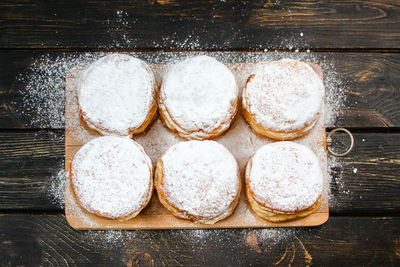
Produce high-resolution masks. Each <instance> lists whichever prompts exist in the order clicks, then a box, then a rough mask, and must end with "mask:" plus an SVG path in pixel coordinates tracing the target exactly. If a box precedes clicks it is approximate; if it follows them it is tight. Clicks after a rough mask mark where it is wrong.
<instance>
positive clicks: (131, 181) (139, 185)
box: [71, 136, 152, 219]
mask: <svg viewBox="0 0 400 267" xmlns="http://www.w3.org/2000/svg"><path fill="white" fill-rule="evenodd" d="M151 169H152V167H151V161H150V159H149V158H148V157H147V155H146V154H145V153H144V151H143V149H142V147H141V146H140V145H139V144H137V143H136V142H134V141H132V140H131V139H129V138H125V137H112V136H108V137H100V138H96V139H93V140H92V141H90V142H89V143H87V144H86V145H84V146H83V147H82V148H81V149H80V150H79V151H78V152H77V153H76V154H75V157H74V160H73V162H72V166H71V173H72V177H71V180H72V183H73V189H74V192H75V194H76V196H77V198H78V199H79V200H80V203H81V204H82V206H83V207H84V208H85V209H86V210H88V211H89V212H92V213H100V214H101V215H102V216H105V217H108V218H113V219H115V218H120V217H125V216H128V215H129V214H131V213H133V212H135V211H137V210H139V209H140V208H141V206H142V205H144V204H145V203H146V201H147V200H148V199H149V198H150V196H151V193H152V178H151V173H152V171H151Z"/></svg>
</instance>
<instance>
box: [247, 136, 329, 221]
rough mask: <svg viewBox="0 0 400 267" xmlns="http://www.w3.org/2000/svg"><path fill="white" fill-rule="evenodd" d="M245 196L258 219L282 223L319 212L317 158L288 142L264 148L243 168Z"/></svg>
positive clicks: (319, 187)
mask: <svg viewBox="0 0 400 267" xmlns="http://www.w3.org/2000/svg"><path fill="white" fill-rule="evenodd" d="M245 176H246V195H247V199H248V200H249V204H250V207H251V208H252V210H253V211H254V212H255V213H256V214H257V215H258V216H260V217H261V218H264V219H266V220H268V221H272V222H282V221H287V220H292V219H296V218H300V217H305V216H308V215H310V214H311V213H313V212H315V211H316V210H318V208H319V207H320V205H321V200H322V184H323V175H322V170H321V167H320V165H319V162H318V158H317V156H316V155H315V154H314V152H312V151H311V150H310V149H309V148H307V147H306V146H303V145H299V144H296V143H293V142H290V141H283V142H275V143H271V144H267V145H264V146H263V147H261V148H260V149H258V150H257V152H256V153H255V155H254V156H253V157H252V158H251V159H250V160H249V162H248V164H247V167H246V172H245Z"/></svg>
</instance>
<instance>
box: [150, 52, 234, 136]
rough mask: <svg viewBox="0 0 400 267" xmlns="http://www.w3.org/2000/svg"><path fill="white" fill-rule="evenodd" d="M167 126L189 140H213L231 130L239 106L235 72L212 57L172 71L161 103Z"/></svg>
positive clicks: (178, 66) (196, 60)
mask: <svg viewBox="0 0 400 267" xmlns="http://www.w3.org/2000/svg"><path fill="white" fill-rule="evenodd" d="M158 104H159V112H160V115H161V118H162V119H163V121H164V123H165V124H166V125H167V126H168V127H169V128H170V129H171V130H173V131H174V132H177V133H178V134H179V135H180V136H182V137H185V138H187V139H197V140H203V139H209V138H213V137H216V136H218V135H220V134H222V133H223V132H224V131H226V130H227V129H228V128H229V125H230V123H231V122H232V120H233V118H234V116H235V114H236V111H237V104H238V88H237V85H236V81H235V77H234V76H233V74H232V72H231V71H230V70H229V69H228V68H227V67H226V66H225V65H224V64H222V63H221V62H219V61H217V60H216V59H214V58H211V57H208V56H197V57H193V58H190V59H187V60H185V61H183V62H181V63H179V64H177V65H174V66H172V67H171V68H170V70H169V71H168V73H167V75H166V76H165V78H164V79H163V82H162V85H161V89H160V96H159V100H158Z"/></svg>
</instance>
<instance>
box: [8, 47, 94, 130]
mask: <svg viewBox="0 0 400 267" xmlns="http://www.w3.org/2000/svg"><path fill="white" fill-rule="evenodd" d="M100 55H101V54H100V53H51V54H44V55H41V56H40V57H39V58H36V59H33V62H32V64H31V66H30V68H29V69H28V70H27V72H26V73H21V74H20V75H19V76H18V77H17V80H18V82H19V84H20V86H21V89H20V93H21V95H22V96H23V98H22V102H19V101H14V102H12V103H11V104H13V105H14V106H15V112H16V115H18V116H19V117H20V118H21V119H22V120H23V121H24V122H26V125H27V126H30V127H34V128H53V129H54V128H64V123H65V115H64V106H65V90H64V88H65V76H66V73H67V72H68V71H69V70H70V69H72V68H73V67H75V66H79V65H86V64H87V63H88V62H92V61H93V60H94V59H95V58H97V57H98V56H100Z"/></svg>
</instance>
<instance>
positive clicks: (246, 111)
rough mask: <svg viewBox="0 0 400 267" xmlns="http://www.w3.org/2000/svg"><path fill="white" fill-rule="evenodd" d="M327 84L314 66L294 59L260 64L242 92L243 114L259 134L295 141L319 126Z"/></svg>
mask: <svg viewBox="0 0 400 267" xmlns="http://www.w3.org/2000/svg"><path fill="white" fill-rule="evenodd" d="M324 92H325V89H324V84H323V82H322V79H321V77H320V76H319V75H318V74H317V72H316V71H314V69H313V67H312V66H311V65H310V64H308V63H304V62H300V61H297V60H293V59H282V60H279V61H274V62H271V63H266V64H261V65H260V66H259V67H258V68H256V70H255V73H254V74H252V75H250V77H249V78H248V80H247V82H246V85H245V87H244V89H243V95H242V109H243V115H244V117H245V119H246V120H247V122H248V123H249V124H250V126H251V128H252V129H253V130H254V131H255V132H256V133H258V134H260V135H263V136H266V137H269V138H272V139H275V140H281V141H282V140H292V139H295V138H298V137H301V136H303V135H305V134H307V133H308V132H309V131H310V130H311V129H312V128H313V127H314V125H315V124H316V122H317V120H318V118H319V115H320V111H321V108H322V104H323V99H324Z"/></svg>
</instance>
